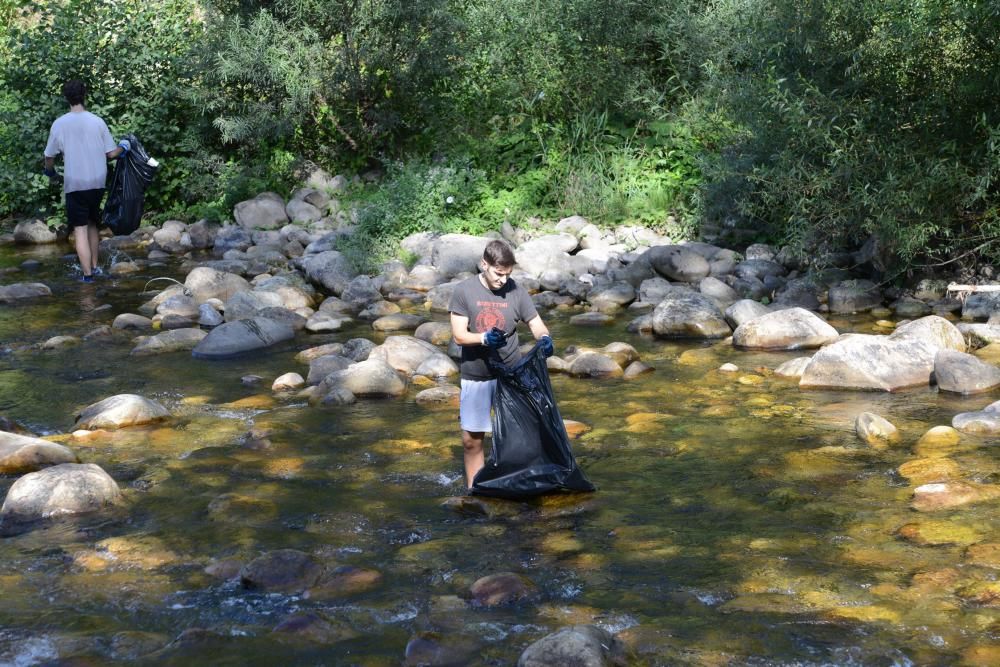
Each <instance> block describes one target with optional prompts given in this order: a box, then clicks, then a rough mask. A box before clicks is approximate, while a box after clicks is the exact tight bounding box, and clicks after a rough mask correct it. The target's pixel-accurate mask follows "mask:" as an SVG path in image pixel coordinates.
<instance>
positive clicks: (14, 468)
mask: <svg viewBox="0 0 1000 667" xmlns="http://www.w3.org/2000/svg"><path fill="white" fill-rule="evenodd" d="M78 461H79V459H78V458H77V456H76V454H74V453H73V452H72V450H70V449H69V447H66V446H64V445H60V444H58V443H55V442H49V441H48V440H42V439H41V438H32V437H29V436H25V435H17V434H16V433H8V432H6V431H0V475H20V474H22V473H26V472H34V471H36V470H38V469H40V468H44V467H46V466H52V465H59V464H60V463H77V462H78Z"/></svg>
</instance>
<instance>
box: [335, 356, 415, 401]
mask: <svg viewBox="0 0 1000 667" xmlns="http://www.w3.org/2000/svg"><path fill="white" fill-rule="evenodd" d="M340 389H346V390H348V391H349V392H350V393H351V394H353V395H354V396H358V397H362V398H364V397H372V398H384V397H391V396H400V395H402V394H403V393H404V392H405V391H406V383H405V382H403V380H402V379H401V378H400V377H399V374H398V373H396V370H395V369H394V368H393V367H392V366H390V365H389V364H387V363H386V362H385V361H383V360H381V359H366V360H365V361H360V362H358V363H356V364H354V365H353V366H349V367H347V368H345V369H344V370H342V371H336V372H333V373H331V374H329V375H327V376H326V378H324V379H323V381H322V382H321V383H320V385H319V390H318V391H317V395H318V396H319V397H321V398H322V397H323V396H325V395H327V394H332V393H334V392H336V391H338V390H340Z"/></svg>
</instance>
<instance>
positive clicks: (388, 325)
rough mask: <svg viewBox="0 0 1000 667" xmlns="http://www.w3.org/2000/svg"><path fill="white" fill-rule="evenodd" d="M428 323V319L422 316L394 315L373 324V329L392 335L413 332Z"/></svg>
mask: <svg viewBox="0 0 1000 667" xmlns="http://www.w3.org/2000/svg"><path fill="white" fill-rule="evenodd" d="M426 321H427V318H426V317H421V316H420V315H410V314H407V313H394V314H392V315H386V316H385V317H380V318H378V319H377V320H375V321H374V322H372V329H374V330H375V331H382V332H385V333H391V332H395V331H413V330H414V329H416V328H417V327H419V326H420V325H421V324H423V323H424V322H426Z"/></svg>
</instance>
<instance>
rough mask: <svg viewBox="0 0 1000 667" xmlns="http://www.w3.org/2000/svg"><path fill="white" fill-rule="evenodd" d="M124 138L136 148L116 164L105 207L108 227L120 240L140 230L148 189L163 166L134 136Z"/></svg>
mask: <svg viewBox="0 0 1000 667" xmlns="http://www.w3.org/2000/svg"><path fill="white" fill-rule="evenodd" d="M124 138H125V139H128V142H129V143H130V144H131V145H132V148H131V149H130V150H129V152H128V153H126V154H125V155H124V156H122V157H121V158H120V159H119V160H118V161H117V163H116V164H115V173H114V175H113V176H112V177H111V189H110V190H109V191H108V201H107V202H106V203H105V204H104V225H105V226H106V227H108V228H109V229H110V230H111V231H112V232H114V233H115V235H116V236H121V235H125V234H131V233H132V232H134V231H135V230H137V229H139V222H140V221H141V220H142V210H143V205H144V201H145V197H146V188H147V187H148V186H149V184H150V183H151V182H152V181H153V176H155V175H156V170H157V169H159V166H160V165H159V163H157V161H156V160H154V159H152V158H151V157H149V153H147V152H146V149H145V148H143V147H142V144H141V143H140V142H139V140H138V139H137V138H136V136H135V135H134V134H126V135H125V137H124Z"/></svg>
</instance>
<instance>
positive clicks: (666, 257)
mask: <svg viewBox="0 0 1000 667" xmlns="http://www.w3.org/2000/svg"><path fill="white" fill-rule="evenodd" d="M644 257H645V258H646V260H647V261H648V262H649V265H650V266H652V267H653V270H655V271H656V272H657V273H658V274H660V275H661V276H663V277H665V278H669V279H670V280H676V281H679V282H684V283H696V282H698V281H700V280H701V279H702V278H705V277H706V276H708V275H709V273H711V271H712V268H711V266H710V265H709V263H708V260H707V259H705V258H704V257H703V256H702V255H700V254H699V253H697V252H695V251H694V250H693V249H691V248H688V247H686V246H679V245H660V246H653V247H652V248H650V249H649V250H647V251H646V252H645V253H644Z"/></svg>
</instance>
